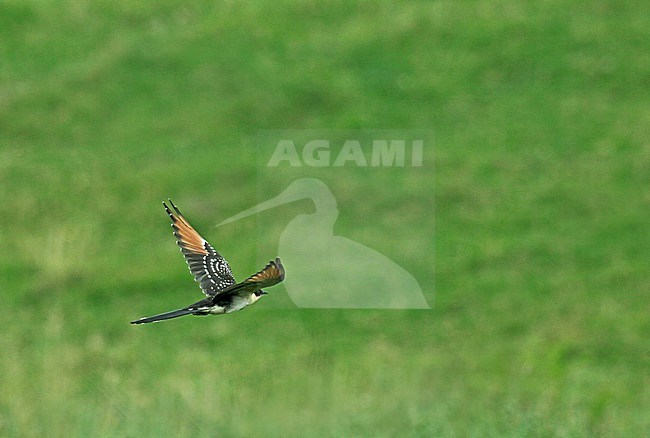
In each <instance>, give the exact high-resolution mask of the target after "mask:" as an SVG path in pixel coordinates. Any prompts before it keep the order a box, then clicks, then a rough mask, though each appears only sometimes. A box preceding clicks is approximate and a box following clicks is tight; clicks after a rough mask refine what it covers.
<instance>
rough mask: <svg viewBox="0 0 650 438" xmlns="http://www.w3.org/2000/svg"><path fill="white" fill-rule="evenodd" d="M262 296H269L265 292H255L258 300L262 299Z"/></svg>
mask: <svg viewBox="0 0 650 438" xmlns="http://www.w3.org/2000/svg"><path fill="white" fill-rule="evenodd" d="M262 295H268V292H265V291H263V290H258V291H257V292H255V296H256V297H257V298H259V297H261V296H262Z"/></svg>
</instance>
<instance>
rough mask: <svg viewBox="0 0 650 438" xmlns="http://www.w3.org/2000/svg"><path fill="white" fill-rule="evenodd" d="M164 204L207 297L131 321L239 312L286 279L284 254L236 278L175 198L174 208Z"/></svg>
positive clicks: (175, 233)
mask: <svg viewBox="0 0 650 438" xmlns="http://www.w3.org/2000/svg"><path fill="white" fill-rule="evenodd" d="M163 205H164V206H165V211H166V212H167V214H168V215H169V217H170V218H171V220H172V228H173V229H174V236H175V237H176V243H177V244H178V246H179V247H180V248H181V252H182V253H183V256H185V261H186V262H187V265H188V266H189V268H190V272H191V273H192V275H194V279H195V280H196V281H197V282H198V283H199V284H200V286H201V290H202V291H203V293H204V294H205V295H206V297H207V298H204V299H202V300H201V301H197V302H196V303H194V304H190V305H189V306H187V307H183V308H182V309H178V310H173V311H171V312H165V313H161V314H159V315H154V316H148V317H146V318H140V319H137V320H135V321H131V324H146V323H149V322H157V321H164V320H166V319H172V318H178V317H179V316H185V315H221V314H224V313H232V312H236V311H237V310H241V309H243V308H244V307H247V306H250V305H251V304H254V303H255V302H257V300H259V299H260V298H261V297H262V295H266V294H267V292H265V291H263V290H262V289H263V288H267V287H270V286H273V285H275V284H278V283H280V282H281V281H282V280H284V266H282V262H281V261H280V258H279V257H276V259H275V260H272V261H270V262H269V263H268V264H267V265H266V266H265V267H264V269H262V270H261V271H259V272H258V273H257V274H254V275H251V276H250V277H248V278H247V279H246V280H244V281H242V282H240V283H237V282H235V279H234V278H233V276H232V271H231V269H230V266H229V265H228V262H227V261H226V259H224V258H223V257H222V256H221V254H219V253H218V252H217V251H216V250H215V249H214V248H213V247H212V245H210V244H209V243H208V242H207V241H206V240H205V239H204V238H203V237H201V235H200V234H199V233H197V232H196V230H195V229H194V228H193V227H192V225H190V223H189V222H188V221H187V219H185V217H184V216H183V213H181V212H180V210H179V209H178V207H176V206H175V205H174V203H173V202H172V200H171V199H169V205H171V207H172V209H173V211H172V210H170V209H169V207H168V206H167V204H166V203H165V202H163Z"/></svg>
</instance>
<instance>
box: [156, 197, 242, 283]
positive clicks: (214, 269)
mask: <svg viewBox="0 0 650 438" xmlns="http://www.w3.org/2000/svg"><path fill="white" fill-rule="evenodd" d="M169 204H170V205H171V207H172V208H173V209H174V211H173V212H172V211H171V210H170V209H169V207H168V206H167V204H165V203H164V202H163V205H164V206H165V211H167V214H168V215H169V217H170V218H171V220H172V228H173V229H174V236H176V243H177V244H178V246H180V248H181V252H182V253H183V255H184V256H185V261H186V262H187V265H188V266H189V267H190V272H191V273H192V275H194V279H195V280H196V281H198V282H199V284H200V285H201V290H203V293H204V294H206V295H207V296H213V295H216V294H217V293H219V291H222V290H224V289H225V288H227V287H228V286H231V285H234V284H235V279H234V278H233V276H232V270H231V269H230V266H229V265H228V262H227V261H226V259H224V258H223V257H222V256H221V254H219V253H218V252H217V251H216V250H215V249H214V248H213V247H212V245H210V244H209V243H208V242H207V241H206V240H205V239H204V238H203V237H201V235H200V234H199V233H197V232H196V230H195V229H194V228H193V227H192V226H191V225H190V223H189V222H188V221H187V219H185V217H184V216H183V213H181V212H180V210H179V209H178V207H176V206H175V205H174V203H173V202H172V200H171V199H170V200H169Z"/></svg>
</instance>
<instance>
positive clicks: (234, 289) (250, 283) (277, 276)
mask: <svg viewBox="0 0 650 438" xmlns="http://www.w3.org/2000/svg"><path fill="white" fill-rule="evenodd" d="M282 280H284V266H282V262H281V261H280V257H276V258H275V260H271V261H270V262H269V263H268V264H267V265H266V266H265V267H264V269H262V270H261V271H260V272H258V273H257V274H253V275H251V276H250V277H248V278H247V279H246V280H244V281H242V282H241V283H237V284H234V285H232V286H228V287H227V288H226V289H224V290H222V291H220V292H218V293H217V294H216V296H215V299H216V298H219V299H222V298H224V297H226V296H228V295H230V296H232V295H237V294H241V293H253V292H256V291H258V290H261V289H263V288H265V287H270V286H273V285H275V284H278V283H280V282H281V281H282Z"/></svg>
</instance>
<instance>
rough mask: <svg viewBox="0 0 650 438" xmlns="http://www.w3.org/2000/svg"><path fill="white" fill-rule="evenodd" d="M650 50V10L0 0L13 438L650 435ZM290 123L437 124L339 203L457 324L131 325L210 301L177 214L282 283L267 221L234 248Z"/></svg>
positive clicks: (508, 1)
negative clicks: (261, 231)
mask: <svg viewBox="0 0 650 438" xmlns="http://www.w3.org/2000/svg"><path fill="white" fill-rule="evenodd" d="M649 29H650V7H649V6H648V3H647V2H641V1H613V0H610V1H605V0H602V1H600V0H599V1H578V0H575V1H568V0H564V1H560V0H555V1H546V2H537V1H515V0H503V1H489V2H488V1H433V2H390V1H386V2H360V3H352V2H344V1H325V2H310V1H299V2H271V1H269V2H254V3H253V4H239V3H238V2H207V1H202V2H178V1H171V0H163V1H156V2H154V1H146V2H145V1H142V2H134V1H130V0H129V1H127V0H117V1H93V2H90V1H84V0H69V1H54V0H50V1H18V0H12V1H5V0H2V1H0V199H1V200H2V204H3V205H2V213H1V214H0V224H1V226H0V241H1V242H2V249H1V250H0V290H1V294H2V305H1V306H0V321H1V323H2V328H1V330H0V435H2V436H53V437H58V436H60V437H63V436H79V437H82V436H84V437H85V436H215V435H217V434H219V435H226V436H228V435H248V436H253V435H258V436H259V435H262V436H287V435H288V436H467V435H472V436H550V435H553V436H556V435H557V436H587V435H604V436H641V435H644V434H647V433H648V431H649V430H650V415H649V414H648V412H650V403H649V402H650V396H649V395H648V394H649V392H648V391H647V388H648V386H649V384H650V379H649V377H648V373H647V370H648V369H649V368H650V345H649V341H648V339H649V336H648V335H649V334H650V322H649V321H650V319H649V315H650V314H649V310H650V305H649V303H648V290H650V280H649V278H650V276H649V275H648V274H649V273H650V269H649V268H650V266H649V262H648V261H649V256H650V233H649V229H650V228H649V227H648V217H650V214H649V213H650V208H649V206H650V189H649V188H650V143H649V138H650V56H649V53H650V30H649ZM277 128H294V129H361V128H383V129H430V130H433V132H434V135H435V148H427V149H425V163H424V166H423V167H422V168H418V169H412V168H411V169H401V171H395V169H388V170H386V172H387V173H381V172H382V170H380V169H377V173H376V174H373V173H372V172H370V171H367V170H366V171H364V172H363V173H359V174H357V173H356V171H355V169H353V168H352V169H346V171H345V175H346V178H338V179H337V180H336V181H331V182H328V184H329V185H330V188H331V189H332V191H333V192H334V193H335V194H336V195H337V200H338V202H339V209H340V216H339V221H338V222H337V228H336V232H337V234H341V235H344V236H346V237H348V238H350V239H353V240H356V241H358V242H361V243H364V244H366V245H368V246H370V247H372V248H374V249H376V250H378V251H380V252H382V253H384V254H388V255H390V256H391V257H392V258H393V259H394V260H395V261H397V262H398V263H399V264H401V265H402V266H405V267H407V268H408V270H409V271H410V272H411V273H412V274H413V275H414V276H415V277H416V278H417V279H418V281H419V282H420V284H421V285H422V287H423V290H424V292H425V294H426V296H427V298H428V300H429V302H430V303H432V304H433V309H432V310H431V311H397V310H394V311H386V310H375V311H369V310H365V311H361V310H317V309H316V310H304V309H292V308H290V307H281V308H278V307H277V306H274V305H273V294H274V293H275V294H276V295H277V296H278V297H279V296H281V294H282V293H284V292H283V291H284V289H283V287H282V286H278V287H276V288H274V289H273V290H272V294H271V295H270V296H269V297H267V299H265V300H264V301H262V302H260V303H259V304H257V305H256V306H255V307H253V308H251V309H247V310H246V311H245V312H240V313H237V314H234V315H229V316H227V317H219V318H217V317H212V318H209V319H208V318H206V319H198V318H182V319H178V320H176V321H173V322H167V323H163V324H157V325H153V326H145V327H134V326H130V325H129V324H128V321H129V320H131V319H134V318H137V317H140V316H143V315H146V314H151V313H155V312H157V311H162V310H166V309H171V308H174V307H175V306H178V305H184V304H188V303H190V302H192V300H194V299H197V298H199V297H200V294H199V293H198V289H197V288H196V286H195V285H194V284H193V283H192V281H191V278H190V276H189V274H188V272H187V269H186V267H185V266H183V263H182V260H181V257H180V255H179V253H178V250H177V248H176V247H175V246H174V244H173V242H172V237H171V234H170V229H169V225H168V220H167V218H166V217H165V215H164V213H163V211H162V209H161V205H160V201H161V200H163V199H165V198H166V197H168V196H172V197H173V198H174V199H175V200H176V201H177V203H178V204H179V205H180V206H181V207H182V208H183V210H184V211H185V213H186V215H187V216H188V217H189V218H190V219H191V220H192V222H193V223H194V225H195V226H196V227H197V228H198V229H199V230H200V231H201V232H202V233H203V234H204V235H205V237H206V238H207V239H208V240H210V241H211V242H212V243H213V244H214V245H215V246H216V247H217V248H218V249H219V250H220V251H221V252H222V253H224V254H225V255H227V256H228V257H229V259H230V260H231V264H232V265H233V268H234V271H235V274H236V275H237V276H238V277H239V278H241V277H243V276H245V275H247V274H249V273H250V272H254V271H255V270H256V269H257V268H258V266H257V264H256V257H257V256H258V255H257V254H256V251H257V249H256V248H257V246H258V244H259V242H258V241H257V239H258V234H257V233H256V232H255V219H252V220H250V221H248V220H247V221H243V222H242V223H237V224H233V225H232V226H229V228H225V227H224V228H214V227H213V225H214V224H216V223H217V222H219V221H220V220H222V219H225V218H226V217H228V216H231V215H233V214H236V213H238V212H239V211H241V210H242V209H244V208H248V207H250V206H252V205H255V204H256V203H257V201H258V199H259V197H258V187H257V181H258V179H257V177H258V172H260V168H259V166H258V164H257V162H258V160H259V157H257V156H256V148H255V139H256V135H257V133H258V132H259V130H262V129H277ZM434 156H435V162H434ZM264 172H267V170H264ZM359 172H361V171H359ZM362 175H363V177H361V176H362ZM366 175H370V178H366V177H365V176H366ZM373 178H378V179H380V180H382V181H384V182H385V184H375V183H373V182H376V180H374V179H373ZM265 181H268V182H269V184H270V187H269V194H270V195H274V194H276V193H278V192H279V191H280V190H281V189H282V188H284V187H285V185H286V181H285V180H281V178H280V176H278V180H277V181H274V179H273V174H272V173H271V174H265ZM269 197H270V196H269ZM434 198H435V214H434V209H433V208H432V205H433V199H434ZM288 208H289V210H282V211H283V212H278V213H276V214H278V215H284V216H282V218H284V219H286V218H289V217H290V212H294V213H295V212H298V211H302V210H303V209H304V208H306V204H296V205H294V206H291V207H288ZM291 209H293V210H291ZM285 223H286V222H285ZM276 226H281V225H276ZM434 228H435V232H434ZM272 255H274V254H271V256H272ZM287 269H288V270H290V269H291V267H287ZM434 284H435V297H434Z"/></svg>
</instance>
